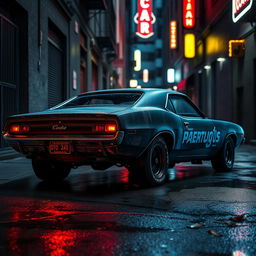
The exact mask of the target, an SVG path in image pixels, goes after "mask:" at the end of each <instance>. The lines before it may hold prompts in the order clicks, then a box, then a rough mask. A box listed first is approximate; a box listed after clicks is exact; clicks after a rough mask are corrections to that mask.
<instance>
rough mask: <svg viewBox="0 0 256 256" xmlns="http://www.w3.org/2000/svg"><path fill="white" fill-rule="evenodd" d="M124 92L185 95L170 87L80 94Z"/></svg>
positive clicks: (95, 92)
mask: <svg viewBox="0 0 256 256" xmlns="http://www.w3.org/2000/svg"><path fill="white" fill-rule="evenodd" d="M122 92H139V93H157V92H159V93H169V94H174V95H184V94H183V93H180V92H177V91H173V90H169V89H161V88H141V89H137V88H120V89H105V90H98V91H89V92H85V93H82V94H80V95H88V94H97V93H122Z"/></svg>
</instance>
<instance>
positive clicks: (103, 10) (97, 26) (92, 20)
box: [86, 0, 116, 61]
mask: <svg viewBox="0 0 256 256" xmlns="http://www.w3.org/2000/svg"><path fill="white" fill-rule="evenodd" d="M86 8H87V10H88V19H89V27H90V28H91V30H92V31H93V33H94V36H95V40H96V41H97V44H98V46H99V47H100V48H101V49H102V50H103V52H104V53H105V54H106V58H107V59H108V60H109V61H111V60H112V59H113V58H114V57H115V55H116V14H115V11H114V6H113V1H112V0H87V1H86Z"/></svg>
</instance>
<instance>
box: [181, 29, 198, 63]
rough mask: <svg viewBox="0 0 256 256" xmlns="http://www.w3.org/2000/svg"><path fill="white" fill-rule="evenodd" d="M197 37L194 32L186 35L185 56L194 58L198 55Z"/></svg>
mask: <svg viewBox="0 0 256 256" xmlns="http://www.w3.org/2000/svg"><path fill="white" fill-rule="evenodd" d="M195 49H196V37H195V35H194V34H192V33H187V34H185V35H184V56H185V58H188V59H192V58H195V55H196V50H195Z"/></svg>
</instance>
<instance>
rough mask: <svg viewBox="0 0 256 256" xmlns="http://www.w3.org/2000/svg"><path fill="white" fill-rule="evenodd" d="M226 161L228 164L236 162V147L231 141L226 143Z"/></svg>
mask: <svg viewBox="0 0 256 256" xmlns="http://www.w3.org/2000/svg"><path fill="white" fill-rule="evenodd" d="M225 160H226V163H227V165H228V166H231V165H233V162H234V149H233V147H232V144H231V143H230V142H229V143H227V145H226V157H225Z"/></svg>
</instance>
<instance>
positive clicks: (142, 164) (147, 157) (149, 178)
mask: <svg viewBox="0 0 256 256" xmlns="http://www.w3.org/2000/svg"><path fill="white" fill-rule="evenodd" d="M168 166H169V155H168V148H167V146H166V143H165V141H164V139H163V138H161V137H158V138H156V139H155V140H154V141H153V142H152V143H151V145H150V146H149V148H148V149H147V151H146V152H145V153H144V154H143V155H142V156H141V157H140V159H139V160H138V162H137V163H136V165H135V166H133V167H132V168H131V169H130V172H131V177H133V178H135V179H136V181H139V182H140V183H141V184H144V185H147V186H156V185H160V184H162V183H164V181H165V179H166V176H167V170H168Z"/></svg>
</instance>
